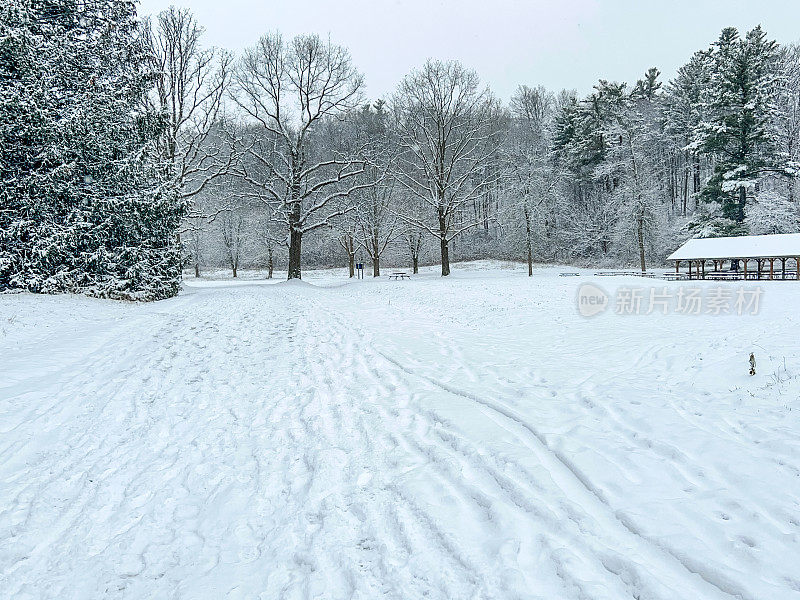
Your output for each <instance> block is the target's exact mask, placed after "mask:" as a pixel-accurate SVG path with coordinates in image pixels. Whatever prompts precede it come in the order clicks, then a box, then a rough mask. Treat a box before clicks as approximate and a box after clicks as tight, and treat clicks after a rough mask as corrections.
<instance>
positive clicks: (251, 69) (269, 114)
mask: <svg viewBox="0 0 800 600" xmlns="http://www.w3.org/2000/svg"><path fill="white" fill-rule="evenodd" d="M234 80H235V94H234V99H235V102H236V103H237V104H238V105H239V107H240V108H241V109H242V110H243V111H244V112H245V113H246V114H247V115H248V116H249V117H251V118H252V119H253V120H255V121H256V122H257V123H259V124H260V125H261V127H263V130H264V133H265V134H266V135H267V142H268V143H271V147H270V148H269V149H268V152H267V153H264V152H262V151H260V150H262V149H263V147H262V149H259V148H258V147H257V146H255V145H249V146H247V147H246V149H245V151H246V153H247V154H248V155H249V156H250V158H251V159H253V160H254V161H255V162H257V163H259V164H260V165H261V166H262V167H263V168H264V169H265V171H266V173H265V176H263V177H259V176H257V175H255V174H254V173H253V172H252V171H251V170H250V169H249V167H247V165H246V164H244V165H239V166H238V167H237V173H238V174H239V176H240V177H242V178H243V179H245V180H246V181H248V182H249V183H251V184H252V185H254V186H255V187H257V188H258V189H259V190H260V191H261V194H262V199H263V201H264V202H266V203H267V204H268V205H269V206H270V208H271V210H272V211H274V212H275V213H277V214H279V215H280V217H281V219H282V220H283V221H284V222H285V224H286V227H287V233H288V238H289V244H288V246H289V269H288V272H289V274H288V276H289V279H295V278H300V277H301V248H302V240H303V236H304V235H305V234H307V233H310V232H312V231H314V230H317V229H319V228H322V227H328V226H329V225H330V224H331V222H332V219H334V218H335V217H337V216H340V215H343V214H346V213H348V212H350V211H352V210H353V206H352V204H350V203H347V202H346V199H347V198H348V197H349V196H350V194H352V193H353V192H354V191H356V190H358V189H361V188H362V187H365V184H363V183H358V179H357V178H358V176H359V175H360V174H361V173H363V170H364V168H363V160H362V159H361V156H360V155H359V153H358V152H353V151H348V152H341V151H338V150H337V149H335V148H329V147H325V146H323V145H321V144H315V137H314V136H315V134H316V133H317V130H318V129H319V128H320V127H321V126H322V125H323V123H324V122H325V120H326V119H327V118H329V117H336V116H342V115H345V114H346V113H347V112H348V111H350V110H352V109H353V108H355V107H356V106H358V105H359V104H360V101H361V95H360V92H361V88H362V83H363V79H362V76H361V75H360V74H359V73H358V71H356V69H355V68H354V67H353V66H352V62H351V59H350V54H349V52H348V51H347V50H346V49H345V48H343V47H341V46H337V45H334V44H332V43H331V42H326V41H323V40H322V39H320V38H319V37H318V36H316V35H302V36H297V37H295V38H294V39H292V40H291V41H290V42H285V41H284V40H283V38H282V37H281V36H280V35H279V34H277V33H275V34H270V35H265V36H263V37H262V38H261V39H260V40H259V42H258V44H257V45H256V46H255V47H253V48H249V49H248V50H246V51H245V54H244V56H243V58H242V60H241V61H240V63H239V66H238V68H237V69H236V74H235V77H234Z"/></svg>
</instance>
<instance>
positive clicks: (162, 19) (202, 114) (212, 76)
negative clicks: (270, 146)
mask: <svg viewBox="0 0 800 600" xmlns="http://www.w3.org/2000/svg"><path fill="white" fill-rule="evenodd" d="M202 35H203V28H202V27H200V25H198V23H197V21H196V19H195V18H194V16H193V15H192V13H191V12H190V11H189V10H188V9H186V8H175V7H174V6H170V7H169V8H168V9H167V10H165V11H163V12H161V13H159V14H158V15H157V16H156V17H155V20H154V22H150V21H146V22H145V25H144V37H145V40H146V44H147V47H148V49H149V55H150V61H151V68H152V69H153V71H155V72H156V73H158V77H157V78H156V79H155V88H154V90H153V92H152V94H151V95H150V97H151V102H152V104H153V107H154V109H155V110H158V111H160V112H161V113H162V114H164V115H165V116H166V119H167V127H166V130H165V132H164V136H163V137H162V144H161V148H162V151H163V153H164V156H165V158H166V160H167V161H168V162H169V164H170V169H171V172H172V177H173V178H174V180H175V185H176V188H177V190H178V192H179V193H180V194H181V196H182V197H183V198H186V199H190V198H193V197H194V196H196V195H197V194H199V193H200V192H202V191H203V189H205V187H206V186H207V185H208V184H209V183H210V182H212V181H214V180H215V179H216V178H217V177H219V176H220V175H222V174H224V173H225V172H226V171H227V168H228V167H229V166H230V164H231V162H232V160H233V155H232V153H231V152H230V149H229V148H228V146H227V145H226V144H225V143H224V140H223V139H222V136H221V133H222V132H221V129H220V127H219V121H220V119H221V118H222V114H223V100H224V98H225V94H226V92H227V88H228V84H229V83H230V77H231V57H230V55H229V54H228V53H226V52H224V51H219V50H216V49H213V48H212V49H206V48H203V47H202V44H201V41H202V40H201V38H202Z"/></svg>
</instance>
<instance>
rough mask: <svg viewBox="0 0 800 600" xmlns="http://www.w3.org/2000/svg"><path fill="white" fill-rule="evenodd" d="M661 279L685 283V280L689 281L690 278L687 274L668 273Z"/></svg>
mask: <svg viewBox="0 0 800 600" xmlns="http://www.w3.org/2000/svg"><path fill="white" fill-rule="evenodd" d="M661 278H662V279H666V280H668V281H683V280H684V279H689V276H688V275H687V274H686V273H672V272H670V271H667V272H666V273H664V274H662V275H661Z"/></svg>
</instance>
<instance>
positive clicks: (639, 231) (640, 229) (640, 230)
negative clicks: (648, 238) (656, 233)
mask: <svg viewBox="0 0 800 600" xmlns="http://www.w3.org/2000/svg"><path fill="white" fill-rule="evenodd" d="M636 236H637V238H638V239H639V263H640V265H641V267H642V273H645V272H646V271H647V266H646V265H645V262H644V215H642V214H640V215H639V218H638V219H637V220H636Z"/></svg>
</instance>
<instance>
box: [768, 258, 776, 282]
mask: <svg viewBox="0 0 800 600" xmlns="http://www.w3.org/2000/svg"><path fill="white" fill-rule="evenodd" d="M769 278H770V280H772V279H775V259H774V258H770V259H769Z"/></svg>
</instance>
